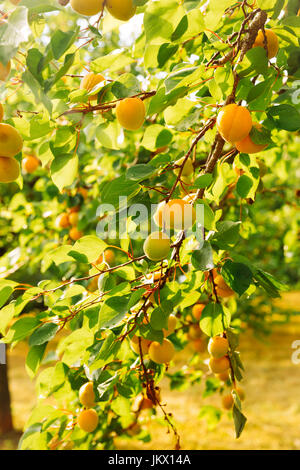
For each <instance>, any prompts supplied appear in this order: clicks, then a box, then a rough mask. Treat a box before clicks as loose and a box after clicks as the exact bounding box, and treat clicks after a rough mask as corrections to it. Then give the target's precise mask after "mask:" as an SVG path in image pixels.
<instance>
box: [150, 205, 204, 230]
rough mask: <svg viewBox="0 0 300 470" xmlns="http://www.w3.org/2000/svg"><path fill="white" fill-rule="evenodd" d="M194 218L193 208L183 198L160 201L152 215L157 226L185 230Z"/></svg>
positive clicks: (189, 226) (190, 225)
mask: <svg viewBox="0 0 300 470" xmlns="http://www.w3.org/2000/svg"><path fill="white" fill-rule="evenodd" d="M195 220H196V211H195V209H194V208H193V207H192V205H191V204H189V203H188V202H186V201H184V200H183V199H172V200H171V201H169V202H168V203H166V202H164V201H163V202H161V203H160V204H159V205H158V207H157V211H156V213H155V215H154V221H155V223H156V224H157V225H158V226H159V227H164V228H167V229H169V228H172V229H175V230H187V229H189V228H191V227H192V225H193V224H194V222H195Z"/></svg>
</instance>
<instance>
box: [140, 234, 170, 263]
mask: <svg viewBox="0 0 300 470" xmlns="http://www.w3.org/2000/svg"><path fill="white" fill-rule="evenodd" d="M170 248H171V242H170V238H169V237H168V236H167V235H166V234H165V233H163V232H153V233H151V234H150V235H149V236H148V238H146V240H145V243H144V253H145V255H146V256H147V258H149V259H150V260H151V261H161V260H163V259H165V258H167V256H168V254H169V252H170Z"/></svg>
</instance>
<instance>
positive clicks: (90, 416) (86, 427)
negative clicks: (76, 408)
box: [77, 409, 99, 432]
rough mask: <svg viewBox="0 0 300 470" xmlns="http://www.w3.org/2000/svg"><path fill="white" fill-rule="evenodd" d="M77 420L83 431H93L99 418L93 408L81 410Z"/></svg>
mask: <svg viewBox="0 0 300 470" xmlns="http://www.w3.org/2000/svg"><path fill="white" fill-rule="evenodd" d="M77 422H78V426H79V427H80V429H82V430H83V431H85V432H94V431H95V429H96V428H97V426H98V423H99V418H98V415H97V412H96V411H95V410H93V409H90V410H83V411H81V412H80V413H79V415H78V420H77Z"/></svg>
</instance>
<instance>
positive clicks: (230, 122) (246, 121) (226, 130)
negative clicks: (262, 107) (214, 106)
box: [217, 103, 252, 143]
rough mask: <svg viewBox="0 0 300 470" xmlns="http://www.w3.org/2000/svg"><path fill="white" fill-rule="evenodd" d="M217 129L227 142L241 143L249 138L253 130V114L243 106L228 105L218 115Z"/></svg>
mask: <svg viewBox="0 0 300 470" xmlns="http://www.w3.org/2000/svg"><path fill="white" fill-rule="evenodd" d="M217 129H218V131H219V133H220V134H221V136H222V137H223V139H224V140H226V142H230V143H234V142H239V141H240V140H243V139H244V138H245V137H247V135H248V134H249V133H250V131H251V129H252V118H251V114H250V112H249V111H248V109H247V108H245V107H243V106H239V105H237V104H235V103H232V104H228V105H227V106H224V107H223V108H222V109H221V111H220V112H219V114H218V118H217Z"/></svg>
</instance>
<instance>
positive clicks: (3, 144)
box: [0, 123, 23, 157]
mask: <svg viewBox="0 0 300 470" xmlns="http://www.w3.org/2000/svg"><path fill="white" fill-rule="evenodd" d="M22 148H23V139H22V137H21V135H20V134H19V132H18V131H17V130H16V129H15V128H14V127H12V126H11V125H10V124H4V123H1V124H0V155H1V157H14V156H15V155H17V153H19V152H21V150H22Z"/></svg>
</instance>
